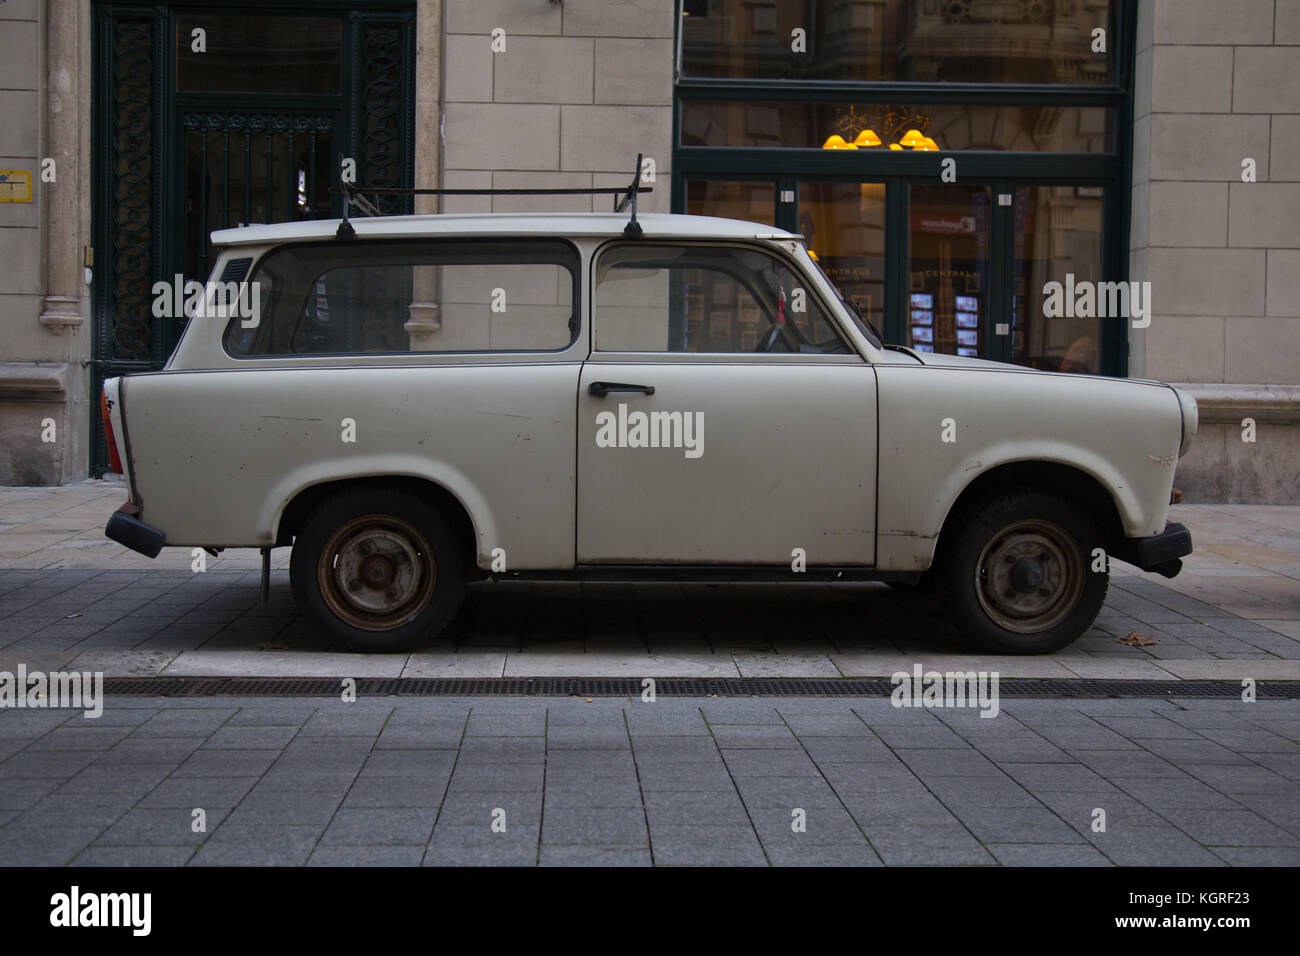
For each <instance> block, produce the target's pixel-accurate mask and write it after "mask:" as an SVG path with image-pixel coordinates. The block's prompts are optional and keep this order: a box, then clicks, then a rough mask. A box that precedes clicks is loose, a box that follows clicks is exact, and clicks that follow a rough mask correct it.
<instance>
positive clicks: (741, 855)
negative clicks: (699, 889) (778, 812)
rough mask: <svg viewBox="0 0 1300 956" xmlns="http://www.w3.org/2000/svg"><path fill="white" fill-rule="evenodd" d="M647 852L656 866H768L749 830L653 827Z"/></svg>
mask: <svg viewBox="0 0 1300 956" xmlns="http://www.w3.org/2000/svg"><path fill="white" fill-rule="evenodd" d="M650 848H651V850H652V851H653V853H654V859H655V865H656V866H767V865H768V863H767V857H766V856H765V855H764V854H763V848H762V847H761V846H760V845H759V841H758V837H757V836H756V835H755V833H754V831H753V829H752V828H750V827H737V826H674V825H666V826H653V827H651V829H650Z"/></svg>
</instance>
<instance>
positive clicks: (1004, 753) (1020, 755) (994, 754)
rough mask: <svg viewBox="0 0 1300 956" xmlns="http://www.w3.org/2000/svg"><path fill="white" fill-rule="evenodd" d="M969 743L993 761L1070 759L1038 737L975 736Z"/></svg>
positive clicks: (1054, 746) (1020, 761)
mask: <svg viewBox="0 0 1300 956" xmlns="http://www.w3.org/2000/svg"><path fill="white" fill-rule="evenodd" d="M970 744H971V746H973V747H974V748H975V749H976V750H978V751H979V752H980V753H982V754H983V755H984V756H985V757H987V758H988V759H989V760H992V761H993V762H994V763H1068V762H1069V761H1070V759H1071V758H1070V755H1069V754H1067V753H1066V752H1065V751H1064V750H1062V749H1061V748H1059V747H1057V746H1056V745H1054V744H1051V743H1048V742H1047V741H1046V740H1043V739H1042V738H1040V737H976V738H974V739H972V740H970ZM1082 752H1083V753H1086V752H1087V751H1082ZM1126 752H1128V751H1126Z"/></svg>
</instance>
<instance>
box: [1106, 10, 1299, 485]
mask: <svg viewBox="0 0 1300 956" xmlns="http://www.w3.org/2000/svg"><path fill="white" fill-rule="evenodd" d="M1138 9H1139V27H1138V44H1137V46H1138V50H1137V64H1136V72H1135V129H1134V133H1135V136H1134V156H1133V176H1134V186H1133V224H1132V231H1131V234H1130V240H1131V241H1130V248H1131V254H1130V265H1131V269H1132V278H1134V279H1139V280H1141V279H1145V280H1149V281H1150V282H1151V291H1152V296H1153V302H1154V316H1153V320H1152V323H1151V327H1150V328H1149V329H1147V330H1145V333H1143V332H1140V331H1136V330H1135V331H1134V332H1133V333H1132V344H1133V350H1132V356H1131V366H1130V370H1131V374H1133V375H1139V376H1146V377H1150V378H1157V379H1162V380H1165V381H1170V382H1176V383H1195V384H1193V385H1192V387H1191V390H1192V392H1193V393H1194V394H1196V395H1197V396H1198V400H1199V401H1200V402H1201V404H1202V411H1203V419H1204V421H1205V427H1204V428H1203V429H1202V431H1201V435H1200V437H1199V440H1198V441H1197V443H1196V445H1195V446H1194V448H1193V450H1192V452H1191V453H1190V454H1189V455H1188V457H1187V458H1185V459H1184V460H1183V461H1182V463H1181V464H1180V467H1179V472H1178V481H1177V484H1178V486H1179V487H1180V488H1181V489H1182V490H1183V491H1184V493H1185V495H1186V500H1188V501H1221V502H1234V501H1250V502H1261V503H1262V502H1267V503H1298V502H1300V491H1297V480H1296V474H1297V472H1298V471H1300V389H1285V388H1281V389H1280V388H1270V386H1287V385H1300V0H1143V2H1141V3H1140V4H1139V8H1138ZM1246 159H1253V160H1254V167H1255V168H1254V175H1255V179H1256V181H1255V182H1243V181H1242V174H1243V165H1242V164H1243V161H1244V160H1246ZM1225 384H1226V385H1230V386H1233V387H1232V388H1222V387H1218V386H1222V385H1225ZM1248 417H1250V418H1254V419H1255V421H1256V434H1255V437H1256V441H1255V442H1253V443H1248V442H1244V441H1243V440H1242V434H1243V428H1242V425H1241V422H1242V419H1243V418H1248Z"/></svg>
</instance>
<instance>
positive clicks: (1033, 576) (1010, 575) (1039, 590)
mask: <svg viewBox="0 0 1300 956" xmlns="http://www.w3.org/2000/svg"><path fill="white" fill-rule="evenodd" d="M975 578H976V579H975V591H976V594H977V595H978V596H979V601H980V605H981V607H982V608H983V609H984V612H985V613H986V614H988V616H989V617H990V618H991V619H992V620H993V621H994V622H995V623H996V624H998V626H1000V627H1003V628H1005V629H1006V630H1008V631H1014V632H1016V633H1019V634H1032V633H1037V632H1039V631H1046V630H1049V629H1050V628H1053V627H1055V626H1056V625H1057V624H1059V623H1061V621H1063V620H1064V619H1065V618H1066V617H1068V616H1069V614H1070V612H1071V611H1073V610H1074V608H1075V606H1076V605H1077V604H1078V602H1079V599H1080V597H1081V596H1082V595H1083V582H1084V579H1083V561H1082V558H1081V557H1080V552H1079V548H1078V547H1077V546H1076V544H1075V542H1074V540H1073V538H1071V537H1070V535H1069V533H1068V532H1066V531H1065V529H1063V528H1061V527H1059V526H1058V525H1055V524H1053V523H1052V522H1050V521H1042V520H1038V519H1032V520H1025V521H1017V522H1014V523H1012V524H1010V525H1008V526H1007V527H1005V528H1003V529H1002V530H1001V531H999V532H998V533H997V534H995V535H993V537H992V538H991V539H990V540H989V543H988V544H987V545H985V547H984V550H983V552H981V554H980V559H979V563H978V564H977V566H976V570H975Z"/></svg>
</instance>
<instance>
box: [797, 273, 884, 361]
mask: <svg viewBox="0 0 1300 956" xmlns="http://www.w3.org/2000/svg"><path fill="white" fill-rule="evenodd" d="M803 251H804V254H805V255H806V256H807V261H808V262H810V263H811V264H812V267H813V268H814V269H816V270H817V273H818V275H820V276H821V277H822V278H823V279H825V280H826V284H827V285H828V286H830V287H831V289H833V290H834V292H835V297H836V298H837V299H839V300H840V302H842V303H843V304H844V307H845V308H846V309H848V312H849V316H850V317H851V318H852V319H853V323H854V324H855V325H856V326H857V327H858V329H859V330H860V331H861V332H862V334H863V335H865V336H866V337H867V338H868V339H870V340H871V344H872V345H874V346H876V348H884V341H885V337H884V336H883V335H881V334H880V330H879V329H877V328H876V327H875V326H874V325H872V324H871V322H870V320H869V319H867V317H866V316H865V315H863V314H862V310H861V309H860V308H858V304H857V303H856V302H854V301H853V300H852V299H850V298H848V297H847V296H845V295H844V293H843V292H841V291H840V287H839V286H837V285H836V284H835V280H834V279H832V278H831V277H830V276H828V275H827V274H826V270H825V269H823V268H822V265H821V263H820V262H818V261H817V260H816V259H815V258H813V256H812V255H810V254H808V250H807V249H804V250H803Z"/></svg>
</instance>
